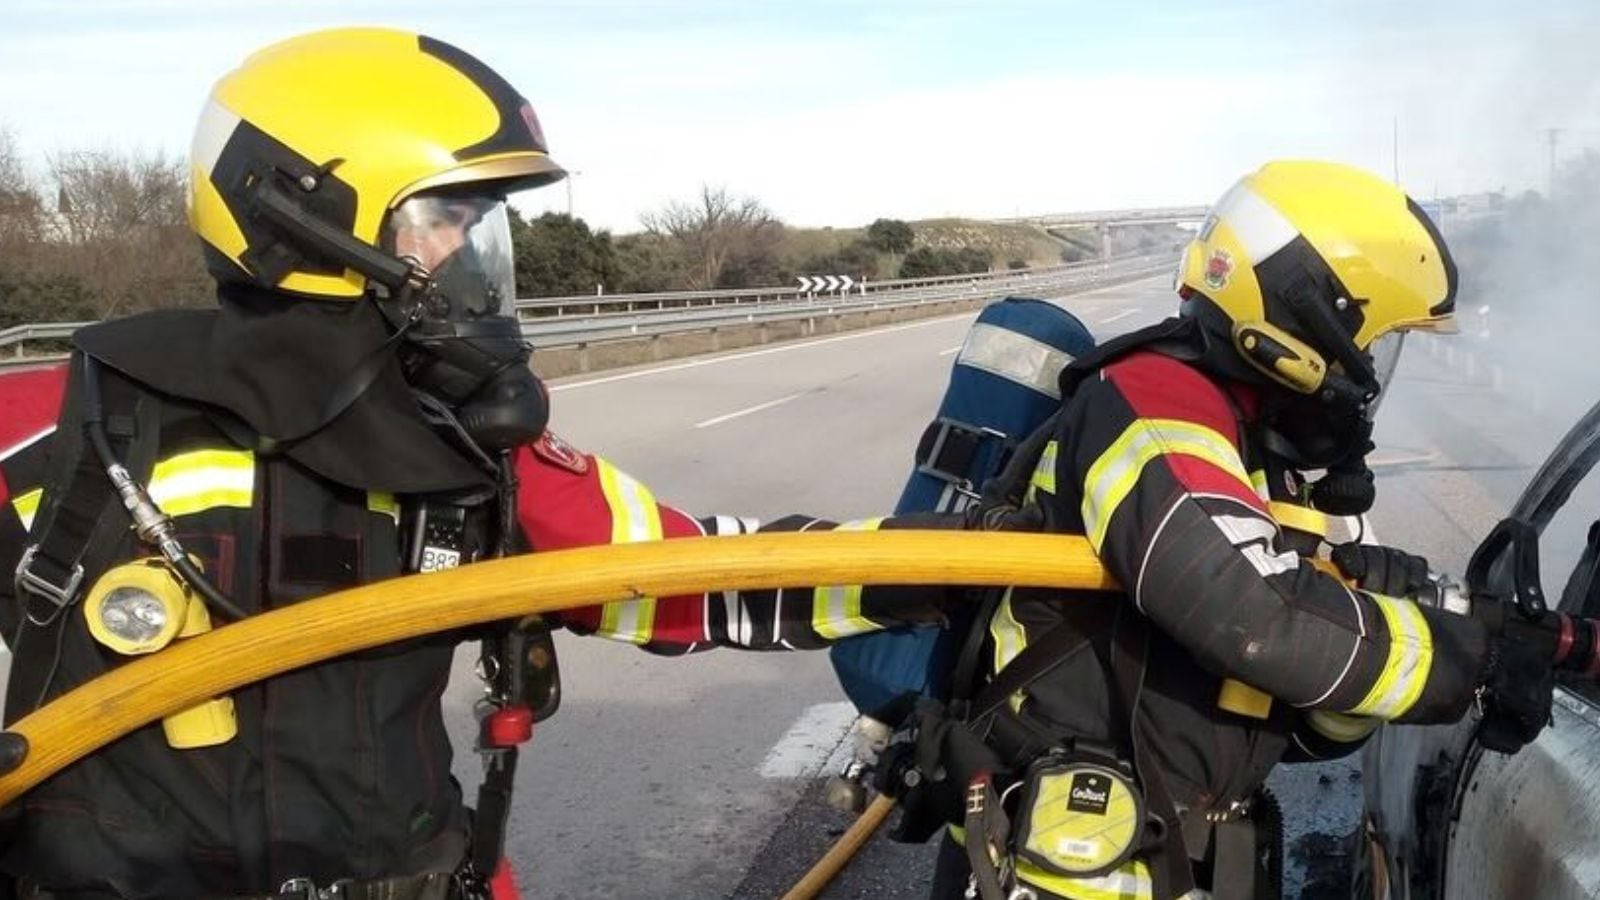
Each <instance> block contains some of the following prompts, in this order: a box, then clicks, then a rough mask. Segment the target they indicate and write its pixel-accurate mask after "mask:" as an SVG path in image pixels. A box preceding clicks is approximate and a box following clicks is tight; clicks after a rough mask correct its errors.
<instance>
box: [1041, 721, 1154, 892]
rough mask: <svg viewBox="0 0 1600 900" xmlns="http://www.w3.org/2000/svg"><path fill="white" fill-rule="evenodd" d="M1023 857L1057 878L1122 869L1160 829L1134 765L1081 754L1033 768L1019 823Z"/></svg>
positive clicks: (1059, 755) (1051, 757) (1058, 756)
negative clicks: (1149, 831) (1148, 832)
mask: <svg viewBox="0 0 1600 900" xmlns="http://www.w3.org/2000/svg"><path fill="white" fill-rule="evenodd" d="M1015 821H1016V833H1015V835H1014V837H1013V846H1014V847H1015V851H1016V854H1017V855H1018V856H1020V857H1021V858H1023V859H1026V860H1027V861H1028V862H1031V863H1033V864H1034V865H1036V866H1039V867H1040V868H1042V869H1044V870H1045V871H1047V872H1051V873H1054V874H1057V875H1061V876H1065V877H1071V878H1090V877H1094V876H1097V875H1104V874H1106V873H1108V872H1111V871H1112V870H1114V869H1116V868H1117V867H1118V866H1120V865H1122V864H1123V863H1124V862H1126V861H1127V860H1128V858H1129V857H1130V856H1132V855H1133V854H1134V852H1135V851H1137V850H1138V849H1139V848H1140V847H1141V846H1144V845H1145V843H1146V829H1147V828H1148V827H1149V826H1150V825H1151V824H1153V823H1151V821H1150V820H1149V818H1148V817H1147V816H1146V813H1145V801H1144V795H1143V793H1142V792H1141V791H1140V790H1139V785H1138V782H1137V781H1136V780H1135V779H1134V776H1133V771H1132V766H1129V765H1127V764H1125V763H1122V762H1120V761H1118V760H1116V759H1114V758H1112V757H1109V756H1101V755H1099V754H1096V753H1092V752H1090V753H1086V752H1082V751H1078V752H1073V753H1063V752H1056V753H1051V754H1048V755H1046V756H1044V757H1041V758H1040V759H1038V760H1036V761H1035V762H1034V763H1033V764H1032V765H1031V766H1029V767H1028V772H1027V775H1026V777H1025V780H1024V784H1023V788H1022V800H1021V802H1020V804H1019V805H1018V807H1017V812H1016V816H1015Z"/></svg>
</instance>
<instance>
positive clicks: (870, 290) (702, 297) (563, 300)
mask: <svg viewBox="0 0 1600 900" xmlns="http://www.w3.org/2000/svg"><path fill="white" fill-rule="evenodd" d="M1159 255H1170V254H1159ZM1135 258H1141V257H1119V258H1116V259H1111V260H1087V261H1084V262H1076V263H1065V264H1062V265H1059V266H1045V267H1042V268H1031V269H1007V270H1001V271H997V272H979V273H968V274H962V275H936V276H932V277H928V278H895V279H885V280H883V281H859V282H856V284H855V286H854V287H853V288H851V289H849V290H847V291H844V292H842V293H837V294H823V293H815V292H809V293H808V292H805V291H801V290H800V289H798V288H796V287H792V286H775V287H756V288H723V289H718V290H710V291H661V292H654V293H638V294H572V295H568V296H563V297H534V298H530V299H524V300H518V301H517V302H516V309H517V313H518V315H520V316H521V317H522V318H524V319H534V318H544V317H547V316H573V315H581V316H597V315H605V314H607V313H632V312H638V311H640V310H647V309H668V308H674V307H687V306H722V305H734V306H737V305H740V304H752V303H771V302H775V301H784V300H803V299H810V298H819V297H835V298H839V299H844V298H846V297H853V296H865V295H867V294H875V293H884V292H891V291H904V290H915V289H920V288H930V287H939V286H945V285H968V284H971V283H973V282H979V283H982V282H990V281H1007V280H1010V279H1013V278H1015V277H1017V276H1019V275H1027V276H1031V277H1036V278H1048V277H1052V276H1054V275H1058V274H1064V273H1067V272H1072V271H1075V270H1080V269H1092V268H1093V267H1095V266H1100V265H1104V264H1106V263H1108V262H1123V261H1126V260H1129V259H1135Z"/></svg>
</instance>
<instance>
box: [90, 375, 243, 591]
mask: <svg viewBox="0 0 1600 900" xmlns="http://www.w3.org/2000/svg"><path fill="white" fill-rule="evenodd" d="M82 359H83V425H84V430H85V431H86V432H87V434H88V436H89V443H90V444H91V445H92V446H93V447H94V453H95V456H96V457H97V458H98V459H99V460H100V465H101V466H102V467H103V468H104V469H105V470H106V477H107V478H109V479H110V480H111V484H112V486H113V487H114V488H116V491H117V494H118V496H120V497H121V499H122V505H123V507H124V508H126V509H127V511H128V516H129V518H131V519H132V520H133V527H134V530H135V531H136V532H137V533H138V535H139V538H140V540H143V541H145V542H147V543H150V544H153V545H155V546H157V547H159V548H160V549H161V555H162V556H163V557H165V558H166V560H167V563H168V564H169V565H171V566H172V567H173V569H175V570H176V571H177V573H178V575H179V576H180V577H181V578H182V579H183V580H184V582H185V583H186V584H188V585H189V587H191V588H193V589H194V590H195V591H196V592H197V593H199V594H200V596H202V597H204V598H205V600H206V603H207V604H209V605H210V606H211V607H212V608H214V609H217V610H220V611H222V612H223V613H224V614H226V615H227V616H228V618H230V619H234V620H236V621H237V620H239V619H243V618H244V617H245V612H244V610H242V609H240V608H239V605H238V604H236V603H234V602H233V601H232V600H231V599H229V598H228V597H227V595H225V594H223V593H222V592H221V591H219V590H217V587H216V585H214V584H212V583H211V581H210V579H208V578H206V577H205V575H204V573H202V572H201V571H200V567H199V566H197V565H195V563H194V560H192V559H191V558H190V557H189V554H188V553H187V552H185V551H184V549H183V545H182V544H180V543H179V542H178V538H177V536H176V533H175V530H174V528H173V525H172V519H171V518H170V517H169V516H167V515H166V514H165V513H163V512H162V511H161V510H160V509H159V508H157V507H156V505H155V503H154V501H152V500H151V499H150V494H149V492H148V491H146V490H145V488H144V486H143V485H141V484H139V482H138V481H136V480H135V479H134V477H133V476H132V475H131V474H130V473H129V472H128V470H127V469H126V468H125V467H124V466H123V465H122V462H121V461H120V460H118V459H117V455H116V453H115V452H114V451H113V450H112V449H111V441H110V439H109V438H108V437H107V436H106V423H105V412H104V408H103V406H102V404H101V402H100V377H99V371H98V368H99V367H98V366H97V364H96V363H95V360H94V357H92V356H89V355H87V354H85V355H84V356H83V357H82Z"/></svg>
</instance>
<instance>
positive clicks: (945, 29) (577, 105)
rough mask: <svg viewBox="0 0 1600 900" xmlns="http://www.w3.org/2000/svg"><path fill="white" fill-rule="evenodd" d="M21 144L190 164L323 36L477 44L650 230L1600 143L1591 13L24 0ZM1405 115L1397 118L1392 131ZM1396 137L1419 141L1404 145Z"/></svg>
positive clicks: (7, 106)
mask: <svg viewBox="0 0 1600 900" xmlns="http://www.w3.org/2000/svg"><path fill="white" fill-rule="evenodd" d="M3 4H4V7H5V14H4V20H5V21H4V25H3V26H0V129H5V130H7V131H9V132H10V133H11V134H12V136H13V138H14V140H15V141H16V143H17V144H18V145H19V146H20V147H21V148H22V149H23V151H24V152H25V154H26V156H27V157H28V159H29V160H30V161H32V163H33V164H34V165H35V166H36V167H37V168H39V169H41V170H42V169H43V168H44V166H45V163H46V160H47V159H48V157H49V156H50V154H53V153H59V152H62V151H64V150H70V149H77V148H112V149H117V150H125V151H132V152H144V153H166V154H172V155H181V154H183V153H185V152H186V151H187V147H188V143H189V137H190V133H191V131H192V129H193V127H194V122H195V118H196V116H197V114H198V112H199V110H200V107H201V104H202V102H203V101H204V99H205V97H206V94H207V92H208V91H209V89H210V86H211V84H212V83H213V82H214V81H215V80H216V79H217V78H218V77H219V76H221V75H222V74H223V73H225V72H227V71H228V70H229V69H231V68H233V67H234V66H236V65H237V64H238V63H239V62H240V61H241V60H242V59H243V58H244V57H245V56H246V55H248V54H249V53H250V52H251V51H252V50H254V49H256V48H258V47H261V46H265V45H266V44H269V43H271V42H273V41H276V40H278V39H281V38H284V37H288V36H290V35H293V34H297V33H300V32H304V31H310V30H315V29H319V28H326V27H336V26H341V25H387V26H393V27H399V28H405V29H409V30H415V31H419V32H422V33H424V34H428V35H430V36H432V37H436V38H439V39H441V40H444V41H447V42H449V43H453V44H455V45H457V46H459V47H461V48H462V49H464V50H466V51H467V52H469V53H471V54H473V55H475V56H477V57H478V58H480V59H482V60H483V61H485V62H487V63H488V64H489V65H490V66H492V67H494V68H495V69H496V70H498V71H499V72H500V73H501V74H502V75H504V76H505V77H506V78H507V79H508V80H509V81H510V82H511V83H512V84H513V85H515V86H516V87H517V88H518V89H519V90H520V91H521V92H522V93H523V94H524V96H526V97H527V98H528V99H529V100H530V101H531V102H532V103H533V105H534V107H535V108H536V109H537V110H538V112H539V117H540V119H541V121H542V123H543V125H544V130H545V134H546V136H547V137H548V138H549V141H550V146H551V150H552V154H553V155H554V156H555V158H556V159H557V160H558V161H559V162H561V164H562V165H564V166H565V167H567V168H568V169H569V170H571V171H574V172H575V173H577V174H575V175H574V177H573V178H572V179H571V183H570V197H569V191H568V189H567V188H566V187H564V186H562V185H556V186H554V187H550V188H545V189H543V190H540V191H535V192H529V193H526V194H522V195H518V196H517V197H516V198H514V202H515V203H516V204H517V205H518V206H519V207H520V208H522V209H523V210H524V211H525V212H528V213H538V212H540V211H543V210H546V209H549V210H555V211H566V210H567V209H568V203H569V200H570V203H571V209H572V211H573V212H574V213H575V214H577V215H579V216H581V217H583V218H585V219H586V220H588V221H590V222H591V223H592V224H595V225H597V226H601V227H606V228H610V229H612V230H615V231H619V232H626V231H633V230H637V229H638V227H639V225H638V222H639V216H640V214H641V213H644V212H647V211H649V210H652V209H656V208H659V207H660V206H661V205H662V204H663V203H666V202H668V201H671V200H674V199H683V198H687V197H689V196H691V195H693V194H694V193H695V192H696V191H697V190H698V189H699V187H700V186H701V185H702V184H709V185H714V186H722V187H726V188H727V189H729V190H730V191H732V192H734V193H736V194H740V195H746V196H752V197H755V198H757V199H759V200H761V201H762V202H763V203H764V204H766V206H767V207H768V208H770V209H771V210H772V211H773V212H774V213H776V214H777V215H778V216H779V217H780V218H782V219H784V220H785V221H787V222H790V223H791V224H796V225H805V226H824V225H833V226H841V227H849V226H856V225H861V224H864V223H866V222H870V221H871V220H873V219H875V218H878V217H880V216H887V217H894V218H902V219H920V218H931V217H938V216H969V217H976V218H1000V217H1010V216H1019V215H1034V214H1045V213H1052V212H1071V211H1082V210H1092V209H1108V208H1111V209H1120V208H1129V207H1140V206H1165V205H1190V204H1205V203H1209V202H1210V201H1212V200H1214V199H1216V198H1217V197H1218V196H1220V195H1221V194H1222V192H1223V191H1224V190H1226V188H1227V187H1228V185H1230V184H1231V183H1232V182H1233V181H1234V180H1235V179H1237V178H1238V177H1239V176H1240V175H1242V174H1244V173H1245V172H1248V171H1249V170H1251V169H1253V168H1255V167H1256V166H1258V165H1260V164H1261V163H1262V162H1265V161H1267V160H1269V159H1274V158H1284V157H1299V158H1321V159H1333V160H1339V161H1343V162H1347V163H1351V164H1355V165H1360V166H1364V167H1366V168H1369V169H1371V170H1373V171H1376V172H1379V173H1381V174H1383V175H1385V176H1391V177H1392V176H1393V175H1394V173H1395V172H1396V170H1397V169H1398V174H1399V179H1400V182H1401V184H1402V185H1404V186H1405V187H1406V189H1407V190H1408V191H1409V192H1411V193H1412V194H1413V195H1414V196H1418V197H1422V198H1427V197H1432V196H1447V195H1452V194H1459V193H1471V192H1477V191H1483V190H1498V189H1505V190H1510V191H1521V190H1525V189H1528V188H1535V189H1539V188H1542V187H1543V186H1544V184H1545V180H1546V178H1547V174H1548V167H1549V158H1550V147H1549V140H1548V135H1547V133H1546V131H1545V130H1546V129H1551V128H1557V129H1561V131H1560V132H1559V135H1558V138H1557V147H1556V150H1557V153H1558V155H1559V156H1561V157H1568V156H1570V155H1571V154H1574V153H1577V152H1579V151H1580V150H1581V148H1583V147H1585V146H1600V61H1596V57H1594V56H1593V55H1592V50H1591V49H1590V48H1592V47H1594V46H1597V45H1600V3H1597V2H1595V0H1522V2H1516V3H1508V2H1504V0H1494V2H1484V0H1408V2H1400V0H1321V2H1315V3H1312V2H1293V0H1226V2H1223V0H1214V2H1207V0H1186V2H1160V0H1122V2H1108V0H1097V2H1078V0H970V2H957V0H871V2H845V0H813V2H805V3H799V2H793V3H791V2H777V0H763V2H753V0H683V2H665V0H661V2H652V0H498V2H493V3H485V2H476V0H474V2H466V0H454V2H451V0H431V2H418V0H385V2H381V3H380V2H374V0H206V2H200V0H70V2H62V0H3ZM1396 126H1398V127H1396ZM1396 134H1398V153H1396V152H1395V148H1396V140H1395V138H1396Z"/></svg>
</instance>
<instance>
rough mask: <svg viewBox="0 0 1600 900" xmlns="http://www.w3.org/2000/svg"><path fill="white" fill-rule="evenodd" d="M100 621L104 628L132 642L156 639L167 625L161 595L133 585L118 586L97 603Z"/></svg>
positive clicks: (165, 611)
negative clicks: (101, 601) (98, 604)
mask: <svg viewBox="0 0 1600 900" xmlns="http://www.w3.org/2000/svg"><path fill="white" fill-rule="evenodd" d="M100 622H101V624H103V625H105V627H106V631H109V632H111V633H112V634H113V635H116V636H117V637H118V638H120V639H122V640H125V641H128V642H130V643H134V644H143V643H146V642H148V641H152V640H155V639H156V637H157V636H159V635H160V634H161V630H162V629H163V628H165V627H166V625H167V609H166V607H165V606H164V605H163V604H162V603H161V599H160V598H159V597H157V596H156V595H154V594H152V593H150V592H149V591H144V590H140V589H139V588H135V587H119V588H116V589H114V590H112V591H111V593H109V594H107V595H106V599H105V601H104V602H103V603H101V604H100Z"/></svg>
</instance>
